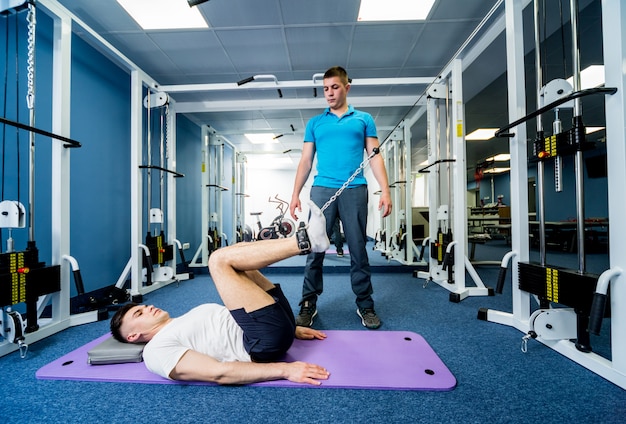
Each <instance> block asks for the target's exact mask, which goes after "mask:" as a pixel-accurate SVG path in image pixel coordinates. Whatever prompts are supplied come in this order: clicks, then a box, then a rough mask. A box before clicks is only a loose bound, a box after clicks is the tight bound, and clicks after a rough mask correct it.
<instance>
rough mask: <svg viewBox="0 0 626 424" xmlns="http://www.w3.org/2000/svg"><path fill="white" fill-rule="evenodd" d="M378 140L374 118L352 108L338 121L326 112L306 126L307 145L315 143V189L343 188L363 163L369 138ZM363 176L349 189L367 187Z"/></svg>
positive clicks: (305, 138) (361, 173)
mask: <svg viewBox="0 0 626 424" xmlns="http://www.w3.org/2000/svg"><path fill="white" fill-rule="evenodd" d="M366 137H376V138H377V137H378V135H377V133H376V125H375V124H374V119H373V118H372V115H370V114H369V113H367V112H362V111H360V110H356V109H354V107H353V106H352V105H350V106H348V111H347V112H346V113H345V114H344V115H343V116H341V117H340V118H339V117H337V115H335V114H334V113H332V112H331V111H330V107H328V108H326V110H325V111H324V113H322V114H320V115H317V116H314V117H313V118H311V120H310V121H309V122H308V123H307V125H306V130H305V132H304V142H305V143H315V152H316V154H317V175H315V178H314V180H313V186H319V187H327V188H339V187H341V186H342V185H343V184H344V183H345V182H346V181H347V180H348V178H350V176H351V175H352V174H353V173H354V171H356V170H357V169H358V167H359V165H361V162H363V159H364V157H363V153H364V151H365V138H366ZM366 184H367V181H366V180H365V177H364V176H363V172H360V173H359V175H358V176H357V177H356V178H355V179H354V181H352V183H350V185H349V186H348V187H357V186H361V185H366Z"/></svg>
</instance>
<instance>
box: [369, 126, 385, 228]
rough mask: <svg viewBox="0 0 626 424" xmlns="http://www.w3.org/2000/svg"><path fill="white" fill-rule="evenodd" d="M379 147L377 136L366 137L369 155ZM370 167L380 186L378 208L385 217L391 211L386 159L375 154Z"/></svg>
mask: <svg viewBox="0 0 626 424" xmlns="http://www.w3.org/2000/svg"><path fill="white" fill-rule="evenodd" d="M376 147H379V144H378V139H377V138H376V137H367V138H366V139H365V150H366V151H367V155H368V156H369V155H370V154H371V153H372V151H373V150H374V148H376ZM370 167H371V168H372V173H373V174H374V178H376V181H377V182H378V185H379V186H380V200H379V202H378V210H381V209H382V214H383V218H384V217H386V216H387V215H389V214H390V213H391V192H390V191H389V180H388V179H387V170H386V169H385V161H383V158H382V156H381V155H380V153H378V154H377V155H374V156H373V157H372V158H371V159H370Z"/></svg>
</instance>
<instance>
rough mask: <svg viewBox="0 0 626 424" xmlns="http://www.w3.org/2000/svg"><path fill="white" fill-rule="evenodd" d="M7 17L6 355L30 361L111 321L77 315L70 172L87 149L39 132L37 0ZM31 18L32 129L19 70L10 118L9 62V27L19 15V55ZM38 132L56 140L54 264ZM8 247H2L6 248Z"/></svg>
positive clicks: (63, 124) (62, 95)
mask: <svg viewBox="0 0 626 424" xmlns="http://www.w3.org/2000/svg"><path fill="white" fill-rule="evenodd" d="M0 6H1V10H0V13H1V15H2V16H3V18H6V20H5V23H6V34H5V36H6V46H5V52H6V65H7V67H6V68H7V70H6V72H5V78H4V96H3V98H4V103H3V115H4V116H3V117H2V118H0V122H1V123H2V124H3V125H2V163H3V166H2V199H1V201H0V229H2V238H3V239H4V234H5V233H4V230H7V233H8V238H7V240H6V250H4V249H2V250H3V251H2V253H0V307H1V309H0V355H4V354H7V353H10V352H13V351H16V350H19V351H20V355H21V356H22V357H25V355H26V352H27V350H28V346H29V344H30V343H33V342H35V341H38V340H41V339H42V338H44V337H47V336H49V335H52V334H54V333H56V332H59V331H62V330H64V329H66V328H68V327H70V326H73V325H79V324H83V323H87V322H93V321H96V320H101V319H106V318H108V312H107V311H106V310H104V311H102V310H94V311H90V312H85V313H82V314H75V315H70V283H69V270H70V267H71V269H72V271H73V276H74V281H75V284H76V289H77V292H78V294H79V295H80V294H83V293H84V287H83V281H82V278H81V274H80V269H79V267H78V262H77V261H76V259H74V258H73V257H71V256H70V255H69V218H68V216H69V196H68V192H69V178H68V177H67V173H66V172H64V170H66V169H67V168H68V167H69V156H70V154H69V152H70V150H71V149H70V148H73V147H74V148H75V147H80V146H81V144H80V143H79V142H77V141H75V140H72V139H70V138H68V137H65V136H62V135H59V134H56V133H52V132H48V131H45V130H42V129H39V128H37V127H36V126H35V94H36V93H35V69H36V67H35V58H36V51H35V42H36V23H37V19H36V5H35V2H34V1H9V2H6V1H5V2H3V3H2V4H0ZM24 15H26V22H27V32H28V54H27V95H26V105H27V108H28V121H29V123H28V124H23V123H21V122H20V117H19V110H20V103H19V101H17V99H18V98H19V91H20V84H19V80H20V73H19V70H18V71H17V72H16V76H15V83H16V90H15V97H16V115H17V116H16V119H15V120H10V119H7V117H6V116H7V97H8V93H7V87H8V64H9V39H10V33H9V27H10V24H9V23H10V21H11V20H12V19H11V18H14V22H13V23H14V28H15V46H14V50H15V51H14V54H15V57H16V69H19V66H17V58H18V57H19V54H18V51H19V42H18V41H19V37H18V33H19V22H20V19H21V18H22V17H23V16H24ZM68 26H69V24H68V23H67V22H64V21H62V20H56V21H55V31H54V34H53V37H54V40H55V41H56V42H57V44H56V45H57V46H58V48H56V49H55V50H54V54H53V59H52V60H53V66H52V72H53V80H54V81H55V86H54V89H53V99H52V100H53V101H52V104H53V110H52V121H53V130H54V131H56V132H60V133H68V132H69V118H67V117H66V115H65V114H63V110H66V109H69V104H68V101H69V96H68V93H69V86H70V82H69V78H67V77H65V75H69V68H70V63H69V60H65V58H69V57H70V56H69V55H65V54H64V52H65V50H64V49H69V46H70V39H69V34H70V32H69V31H65V30H66V29H67V27H68ZM9 128H14V129H15V140H14V141H15V150H12V148H11V147H10V146H9V144H8V143H7V142H8V141H9V138H10V134H9V131H8V129H9ZM20 130H23V131H25V132H27V134H28V146H29V148H28V171H27V175H28V203H27V207H25V206H24V204H23V203H22V201H21V191H22V190H21V176H22V175H21V174H22V172H21V162H22V159H21V151H22V140H24V139H23V138H22V137H21V136H22V135H23V134H24V133H23V132H21V131H20ZM36 135H40V136H43V137H46V138H50V139H51V141H52V142H53V144H52V149H51V152H52V175H51V179H50V181H51V190H52V196H51V198H52V205H51V213H52V226H53V228H54V229H55V230H56V231H53V232H52V239H51V242H52V264H51V265H47V264H46V263H45V262H43V261H41V260H40V258H39V249H38V247H37V243H36V241H35V176H36V169H35V147H36ZM12 154H14V155H15V161H14V162H13V163H14V164H15V167H16V174H17V177H16V179H15V181H16V183H17V188H16V189H15V193H12V194H14V195H15V196H16V198H17V200H8V197H9V196H10V195H11V194H10V193H9V191H10V190H11V188H10V187H9V186H10V185H12V184H8V183H7V179H9V180H10V179H11V177H10V176H9V173H10V171H9V172H7V169H6V168H7V167H5V164H6V163H7V157H8V156H11V155H12ZM23 228H28V237H27V242H26V248H25V250H22V251H17V250H15V241H14V240H13V230H18V231H19V230H21V229H23ZM0 249H1V248H0Z"/></svg>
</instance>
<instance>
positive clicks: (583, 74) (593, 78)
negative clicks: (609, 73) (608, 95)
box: [567, 65, 604, 90]
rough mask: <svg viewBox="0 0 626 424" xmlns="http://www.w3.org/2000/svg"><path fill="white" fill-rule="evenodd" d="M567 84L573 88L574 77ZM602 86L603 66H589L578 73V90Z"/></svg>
mask: <svg viewBox="0 0 626 424" xmlns="http://www.w3.org/2000/svg"><path fill="white" fill-rule="evenodd" d="M567 82H569V83H570V85H571V86H572V87H573V86H574V77H569V78H568V79H567ZM601 85H604V65H591V66H588V67H586V68H585V69H583V70H582V71H580V89H581V90H585V89H587V88H595V87H599V86H601Z"/></svg>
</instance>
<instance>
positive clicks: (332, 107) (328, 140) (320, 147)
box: [289, 66, 391, 329]
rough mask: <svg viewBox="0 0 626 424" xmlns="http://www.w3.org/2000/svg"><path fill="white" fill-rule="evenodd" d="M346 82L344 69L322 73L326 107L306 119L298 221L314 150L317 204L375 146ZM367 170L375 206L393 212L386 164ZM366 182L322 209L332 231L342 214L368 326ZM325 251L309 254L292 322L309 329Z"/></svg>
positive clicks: (373, 319)
mask: <svg viewBox="0 0 626 424" xmlns="http://www.w3.org/2000/svg"><path fill="white" fill-rule="evenodd" d="M348 91H350V81H349V79H348V74H347V72H346V70H345V69H343V68H342V67H339V66H335V67H333V68H330V69H328V70H327V71H326V73H325V74H324V97H325V98H326V101H327V103H328V105H329V107H328V108H326V110H325V111H324V112H323V113H322V114H320V115H317V116H315V117H313V118H311V120H310V121H309V122H308V124H307V126H306V130H305V134H304V145H303V148H302V157H301V158H300V163H299V164H298V170H297V172H296V178H295V182H294V188H293V194H292V197H291V203H290V206H289V208H290V212H291V215H292V216H293V217H294V218H295V219H297V215H296V209H297V210H298V211H300V212H301V211H302V208H301V203H300V192H301V191H302V187H303V186H304V184H305V183H306V181H307V179H308V178H309V174H310V173H311V169H312V167H313V159H314V157H315V155H316V154H317V174H316V175H315V178H314V180H313V186H312V187H311V200H312V201H313V202H314V203H315V204H316V205H318V206H319V207H320V208H321V207H322V206H323V205H324V204H325V203H326V202H327V201H328V200H329V199H330V198H331V197H332V196H333V195H334V194H335V193H336V192H337V189H339V188H340V187H341V186H342V185H343V184H344V183H345V182H346V181H347V180H348V179H349V178H350V176H351V175H352V174H353V173H354V172H355V171H356V170H357V169H358V168H359V166H360V164H361V162H362V161H363V159H364V151H365V152H366V153H367V154H368V155H369V154H370V153H371V152H372V151H373V149H375V148H377V147H378V146H379V143H378V136H377V133H376V125H375V124H374V119H373V118H372V116H371V115H370V114H369V113H366V112H362V111H359V110H356V109H354V107H352V106H351V105H349V104H348V101H347V95H348ZM370 168H371V169H372V173H373V174H374V177H375V178H376V181H377V182H378V184H379V186H380V190H381V195H380V201H379V204H378V208H379V209H380V210H382V214H383V216H387V215H389V214H390V213H391V194H390V192H389V183H388V180H387V171H386V170H385V163H384V161H383V159H382V157H381V156H380V155H375V156H373V157H372V158H371V160H370ZM367 202H368V190H367V181H366V179H365V177H364V176H363V173H362V172H361V173H360V174H358V175H357V176H356V178H354V180H353V181H352V182H351V183H350V185H349V186H348V187H347V188H346V190H344V191H343V192H342V193H341V195H340V196H339V197H338V198H337V199H336V200H335V201H334V202H332V203H331V204H330V205H329V206H328V208H327V209H326V210H325V211H324V215H325V217H326V232H327V234H329V235H330V234H332V226H333V223H334V222H335V219H336V217H337V216H338V215H339V216H341V221H342V223H343V230H344V234H345V238H346V243H347V245H348V248H349V249H350V280H351V283H352V291H353V292H354V294H355V295H356V304H357V314H358V315H359V317H360V318H361V322H362V324H363V325H364V326H365V327H367V328H371V329H374V328H378V327H380V325H381V322H380V319H379V318H378V316H377V315H376V312H375V310H374V300H373V299H372V293H373V290H372V282H371V278H370V276H371V272H370V266H369V260H368V257H367V251H366V247H365V245H366V242H367V235H366V226H367ZM323 262H324V253H311V254H309V255H308V257H307V263H306V269H305V274H304V283H303V286H302V299H301V301H300V313H299V315H298V316H297V317H296V323H297V324H298V325H301V326H306V327H310V326H311V325H312V324H313V319H314V318H315V316H316V315H317V306H316V305H317V298H318V296H319V295H321V294H322V291H323V281H322V266H323Z"/></svg>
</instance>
